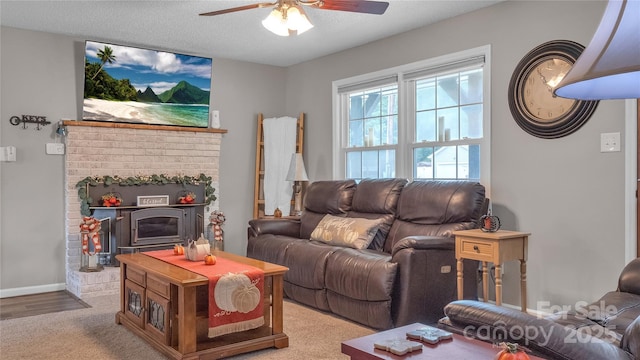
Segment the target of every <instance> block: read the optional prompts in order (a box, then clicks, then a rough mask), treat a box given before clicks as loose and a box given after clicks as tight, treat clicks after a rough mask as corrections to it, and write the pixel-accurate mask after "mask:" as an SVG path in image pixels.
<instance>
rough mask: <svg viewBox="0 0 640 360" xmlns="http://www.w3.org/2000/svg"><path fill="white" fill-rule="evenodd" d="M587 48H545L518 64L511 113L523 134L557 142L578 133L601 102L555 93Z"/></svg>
mask: <svg viewBox="0 0 640 360" xmlns="http://www.w3.org/2000/svg"><path fill="white" fill-rule="evenodd" d="M582 50H584V46H582V45H580V44H578V43H576V42H573V41H569V40H554V41H549V42H546V43H544V44H541V45H539V46H537V47H535V48H534V49H532V50H531V51H529V53H527V54H526V55H525V56H524V57H523V58H522V59H521V60H520V62H519V63H518V65H517V66H516V68H515V70H514V71H513V74H512V75H511V81H510V82H509V94H508V102H509V110H511V115H513V118H514V120H515V121H516V123H517V124H518V125H519V126H520V128H522V130H524V131H526V132H528V133H529V134H531V135H533V136H537V137H540V138H545V139H554V138H559V137H562V136H567V135H569V134H571V133H573V132H575V131H577V130H578V129H579V128H580V127H581V126H582V125H584V123H585V122H586V121H587V120H589V118H590V117H591V115H593V112H594V111H595V110H596V107H597V106H598V101H585V100H576V99H565V98H562V97H559V96H555V95H554V94H553V91H554V90H555V88H556V86H557V85H558V84H559V83H560V81H561V80H562V79H563V78H564V77H565V75H566V74H567V73H568V72H569V70H571V67H572V66H573V64H574V63H575V62H576V59H577V58H578V57H579V56H580V54H581V53H582Z"/></svg>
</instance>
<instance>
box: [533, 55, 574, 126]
mask: <svg viewBox="0 0 640 360" xmlns="http://www.w3.org/2000/svg"><path fill="white" fill-rule="evenodd" d="M570 69H571V64H570V63H569V62H568V61H566V60H564V59H561V58H555V57H551V58H547V59H544V60H543V61H542V62H540V63H539V64H537V65H535V66H534V67H533V68H532V69H531V71H530V72H529V74H528V75H527V76H526V77H525V80H524V82H523V83H522V100H523V105H524V107H525V109H526V110H527V112H528V113H529V114H530V115H531V116H532V117H533V118H536V119H539V121H541V122H543V123H544V122H549V121H554V120H557V119H560V118H562V117H563V116H564V115H566V114H567V113H569V112H571V111H572V110H573V107H574V106H575V104H576V103H577V100H574V99H565V98H561V97H558V96H556V95H554V94H553V90H554V89H555V86H556V85H557V84H558V83H559V82H560V80H562V78H564V76H565V75H566V74H567V72H569V70H570Z"/></svg>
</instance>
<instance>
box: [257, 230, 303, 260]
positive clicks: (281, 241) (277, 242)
mask: <svg viewBox="0 0 640 360" xmlns="http://www.w3.org/2000/svg"><path fill="white" fill-rule="evenodd" d="M295 242H308V240H302V239H298V238H293V237H290V236H284V235H272V234H263V235H260V236H258V237H250V238H249V239H248V242H247V257H250V258H253V259H258V260H262V261H266V262H270V263H274V264H282V263H283V262H284V254H285V252H286V249H287V247H288V246H289V245H290V244H291V243H295Z"/></svg>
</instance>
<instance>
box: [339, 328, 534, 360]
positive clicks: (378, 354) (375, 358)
mask: <svg viewBox="0 0 640 360" xmlns="http://www.w3.org/2000/svg"><path fill="white" fill-rule="evenodd" d="M425 326H426V325H424V324H420V323H415V324H411V325H406V326H402V327H398V328H395V329H391V330H387V331H382V332H379V333H376V334H372V335H367V336H363V337H361V338H357V339H353V340H347V341H343V342H342V353H343V354H345V355H349V356H350V357H351V359H352V360H399V359H411V360H419V359H446V360H469V359H493V358H494V357H495V356H496V354H497V353H498V352H499V351H500V349H498V348H496V347H494V346H493V344H490V343H486V342H483V341H480V340H475V339H468V338H465V337H464V336H462V335H458V334H453V339H449V340H442V341H440V342H439V343H438V344H437V345H431V344H427V343H424V342H423V343H422V344H423V346H422V350H419V351H414V352H410V353H407V354H405V355H402V356H398V355H395V354H392V353H390V352H388V351H384V350H380V349H376V348H375V347H374V346H373V344H374V343H375V342H378V341H383V340H389V339H403V340H404V339H406V338H407V336H406V334H407V332H409V331H413V330H417V329H419V328H422V327H425ZM414 341H415V340H414ZM529 358H530V359H532V360H536V359H538V360H542V359H541V358H539V357H535V356H532V355H529Z"/></svg>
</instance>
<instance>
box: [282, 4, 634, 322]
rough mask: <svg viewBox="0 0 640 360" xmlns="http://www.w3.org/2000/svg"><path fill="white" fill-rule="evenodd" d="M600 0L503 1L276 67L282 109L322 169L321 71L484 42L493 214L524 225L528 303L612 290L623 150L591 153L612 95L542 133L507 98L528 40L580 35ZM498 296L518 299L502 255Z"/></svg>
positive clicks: (321, 171) (346, 71) (326, 171)
mask: <svg viewBox="0 0 640 360" xmlns="http://www.w3.org/2000/svg"><path fill="white" fill-rule="evenodd" d="M605 6H606V2H604V1H568V2H551V1H535V2H531V1H517V2H514V1H510V2H505V3H500V4H497V5H495V6H492V7H489V8H486V9H483V10H479V11H476V12H474V13H471V14H467V15H463V16H460V17H457V18H454V19H450V20H447V21H443V22H441V23H438V24H435V25H433V26H427V27H424V28H420V29H416V30H413V31H410V32H407V33H403V34H400V35H397V36H393V37H390V38H388V39H385V40H382V41H377V42H374V43H371V44H367V45H364V46H361V47H358V48H354V49H350V50H347V51H344V52H341V53H338V54H334V55H331V56H327V57H323V58H320V59H316V60H314V61H310V62H307V63H303V64H299V65H296V66H292V67H290V68H289V69H288V74H287V76H288V78H287V87H286V89H287V105H286V106H287V107H286V108H287V110H288V112H290V113H295V112H297V111H305V112H306V113H307V114H308V115H307V120H308V122H307V126H306V134H307V137H306V140H305V144H306V147H307V149H306V154H307V155H306V157H307V159H306V160H307V161H306V165H307V170H308V172H309V177H310V178H311V179H312V180H319V179H327V178H330V177H331V171H332V167H331V156H332V152H331V131H332V130H331V129H332V108H331V106H332V103H331V82H332V81H334V80H338V79H342V78H347V77H351V76H355V75H359V74H364V73H368V72H373V71H377V70H381V69H385V68H389V67H393V66H398V65H402V64H407V63H411V62H415V61H419V60H423V59H428V58H433V57H436V56H440V55H444V54H448V53H452V52H457V51H462V50H465V49H469V48H474V47H478V46H483V45H487V44H490V45H491V46H492V64H491V89H492V94H491V99H492V101H491V114H492V115H491V122H492V125H491V131H492V141H491V146H492V155H491V161H492V171H491V184H490V189H489V190H490V192H491V197H492V201H493V207H494V214H495V215H498V216H499V217H500V219H501V220H502V224H503V228H504V229H510V230H519V231H526V232H531V234H532V235H531V237H530V242H529V261H528V271H527V274H528V296H527V297H528V301H529V308H534V309H535V308H536V307H537V304H536V302H537V301H549V302H551V303H552V304H575V302H576V301H578V300H584V301H594V300H597V299H598V298H599V297H600V296H601V295H602V294H603V293H604V292H605V291H610V290H614V289H615V287H616V281H617V276H618V274H619V272H620V270H621V269H622V267H623V266H624V264H625V252H624V251H625V239H624V236H625V233H624V204H625V200H624V158H625V154H624V152H619V153H600V152H599V150H600V147H599V146H600V133H603V132H621V135H622V138H624V135H625V134H624V130H625V129H624V116H625V113H624V101H623V100H614V101H611V100H610V101H603V102H601V103H600V105H599V107H598V109H597V111H596V112H595V114H594V116H593V117H592V118H591V120H589V121H588V122H587V124H586V125H585V126H584V127H583V128H581V129H580V130H578V131H577V132H576V133H574V134H572V135H570V136H567V137H564V138H560V139H555V140H543V139H539V138H536V137H533V136H530V135H528V134H527V133H525V132H524V131H522V130H521V129H520V128H519V127H518V125H517V124H516V123H515V121H514V120H513V118H512V116H511V113H510V111H509V107H508V104H507V90H508V84H509V80H510V77H511V74H512V72H513V70H514V68H515V67H516V64H517V63H518V61H519V60H520V59H521V58H522V57H523V56H524V55H525V54H526V53H527V52H528V51H529V50H531V49H532V48H534V47H535V46H537V45H539V44H542V43H544V42H547V41H550V40H556V39H568V40H574V41H577V42H580V43H581V44H583V45H585V46H586V45H587V44H588V43H589V41H590V39H591V36H592V35H593V33H594V32H595V29H596V27H597V24H598V23H599V21H600V18H601V16H602V14H603V12H604V8H605ZM503 291H504V301H505V302H506V303H509V304H519V301H520V300H519V298H520V297H519V293H520V290H519V267H518V265H517V263H516V262H511V263H508V264H507V265H506V266H505V275H504V287H503Z"/></svg>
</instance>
